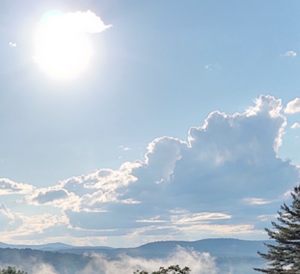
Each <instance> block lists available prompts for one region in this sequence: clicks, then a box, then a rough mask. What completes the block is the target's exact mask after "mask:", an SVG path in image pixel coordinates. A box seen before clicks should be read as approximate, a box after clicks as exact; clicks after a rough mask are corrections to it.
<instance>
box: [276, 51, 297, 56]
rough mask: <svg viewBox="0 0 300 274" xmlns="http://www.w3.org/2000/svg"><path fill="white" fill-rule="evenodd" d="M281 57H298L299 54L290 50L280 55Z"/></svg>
mask: <svg viewBox="0 0 300 274" xmlns="http://www.w3.org/2000/svg"><path fill="white" fill-rule="evenodd" d="M280 56H281V57H296V56H297V52H295V51H293V50H289V51H287V52H285V53H283V54H281V55H280Z"/></svg>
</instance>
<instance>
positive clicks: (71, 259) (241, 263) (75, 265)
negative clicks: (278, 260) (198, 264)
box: [0, 239, 271, 274]
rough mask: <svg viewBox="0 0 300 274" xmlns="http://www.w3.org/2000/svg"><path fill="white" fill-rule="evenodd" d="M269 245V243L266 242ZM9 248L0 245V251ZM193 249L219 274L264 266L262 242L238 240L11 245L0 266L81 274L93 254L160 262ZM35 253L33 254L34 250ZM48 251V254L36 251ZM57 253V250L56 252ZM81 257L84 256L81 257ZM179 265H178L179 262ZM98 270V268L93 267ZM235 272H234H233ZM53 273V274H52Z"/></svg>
mask: <svg viewBox="0 0 300 274" xmlns="http://www.w3.org/2000/svg"><path fill="white" fill-rule="evenodd" d="M265 242H266V243H271V241H265ZM1 246H3V247H6V246H12V245H7V244H3V243H0V247H1ZM178 246H181V247H183V248H185V249H192V250H195V251H198V252H201V253H202V252H206V253H210V254H211V255H212V256H213V257H215V261H216V263H217V266H218V267H219V269H220V274H221V273H227V274H228V273H234V274H248V273H256V272H254V271H253V269H252V267H254V266H255V267H260V266H262V265H263V264H264V263H265V262H264V260H262V259H261V258H260V257H259V256H258V255H257V251H258V250H259V251H261V252H266V251H267V248H266V247H265V246H264V244H263V241H244V240H237V239H205V240H199V241H193V242H189V241H161V242H153V243H148V244H145V245H142V246H139V247H134V248H110V247H105V246H104V247H102V246H98V247H89V246H88V247H73V246H70V245H65V244H62V243H54V244H47V245H38V246H30V247H32V249H29V248H24V247H28V246H24V245H14V247H18V248H19V249H16V248H15V249H12V248H0V264H1V265H14V266H16V267H18V268H20V269H23V270H25V271H28V273H30V269H32V266H33V265H36V264H37V265H38V264H43V263H46V264H50V265H52V266H53V267H54V268H55V270H56V271H57V273H61V274H74V273H82V270H83V269H84V268H85V267H86V266H87V264H88V263H89V262H91V263H92V264H93V263H94V261H92V260H93V259H92V256H89V255H92V254H94V253H98V254H103V255H104V257H105V258H106V259H107V260H108V261H109V260H119V259H120V255H124V254H125V255H128V256H130V257H133V258H135V257H141V258H144V259H155V258H159V259H163V258H165V257H167V256H168V255H170V254H171V253H173V252H175V251H176V249H177V247H178ZM33 249H35V250H33ZM37 249H48V251H43V250H37ZM56 249H57V250H56ZM83 254H85V255H84V256H83ZM178 263H181V262H178ZM89 266H90V264H89ZM95 267H96V269H97V266H95ZM232 269H234V271H233V270H232ZM51 273H52V272H51Z"/></svg>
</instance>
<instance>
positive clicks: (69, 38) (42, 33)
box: [34, 11, 92, 79]
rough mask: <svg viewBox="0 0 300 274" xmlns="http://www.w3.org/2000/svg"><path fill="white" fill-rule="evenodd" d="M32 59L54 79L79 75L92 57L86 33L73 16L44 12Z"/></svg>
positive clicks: (56, 12) (57, 12)
mask: <svg viewBox="0 0 300 274" xmlns="http://www.w3.org/2000/svg"><path fill="white" fill-rule="evenodd" d="M35 46H36V52H35V56H34V60H35V61H36V62H37V63H38V64H39V65H40V66H41V67H42V68H43V69H44V70H45V71H46V72H47V73H49V74H50V75H52V76H54V77H56V78H64V79H65V78H72V77H74V76H76V75H78V74H79V73H80V72H82V71H83V70H84V69H85V68H86V67H87V65H88V63H89V61H90V59H91V56H92V45H91V41H90V40H89V38H88V36H87V34H86V33H85V32H84V31H83V30H82V29H81V28H79V27H78V25H76V22H74V20H72V17H70V16H68V14H64V13H62V12H59V11H51V12H48V13H46V14H45V15H44V16H43V18H42V20H41V22H40V25H39V28H38V31H37V34H36V41H35Z"/></svg>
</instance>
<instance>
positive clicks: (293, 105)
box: [284, 98, 300, 114]
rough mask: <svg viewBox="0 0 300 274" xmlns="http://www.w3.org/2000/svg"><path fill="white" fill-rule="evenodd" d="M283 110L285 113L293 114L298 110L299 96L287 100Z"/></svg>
mask: <svg viewBox="0 0 300 274" xmlns="http://www.w3.org/2000/svg"><path fill="white" fill-rule="evenodd" d="M284 112H285V113H286V114H295V113H298V112H300V98H295V99H294V100H292V101H290V102H288V103H287V105H286V108H285V109H284Z"/></svg>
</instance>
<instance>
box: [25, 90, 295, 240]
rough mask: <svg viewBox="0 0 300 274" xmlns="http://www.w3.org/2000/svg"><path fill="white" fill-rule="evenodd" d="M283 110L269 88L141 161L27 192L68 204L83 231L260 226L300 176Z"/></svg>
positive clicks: (223, 231)
mask: <svg viewBox="0 0 300 274" xmlns="http://www.w3.org/2000/svg"><path fill="white" fill-rule="evenodd" d="M282 112H283V107H282V103H281V100H278V99H275V98H274V97H272V96H265V95H261V96H260V97H259V98H257V99H256V100H255V101H254V105H253V106H251V107H249V108H247V109H246V110H245V111H244V112H243V113H235V114H233V115H229V114H226V113H222V112H219V111H214V112H212V113H210V114H209V115H208V117H207V118H206V119H205V121H204V123H203V125H202V126H199V127H192V128H190V130H189V132H188V136H187V141H183V140H180V139H177V138H173V137H167V136H164V137H161V138H157V139H155V140H153V141H152V142H151V143H150V144H149V145H148V147H147V152H146V154H145V158H144V159H143V160H142V161H135V162H125V163H123V164H122V165H121V166H120V168H119V169H116V170H113V169H101V170H98V171H95V172H93V173H90V174H87V175H81V176H74V177H71V178H69V179H66V180H63V181H61V182H60V183H59V184H58V185H56V186H53V187H48V188H43V189H35V190H34V191H32V192H31V193H30V194H27V195H26V199H25V200H26V201H27V203H29V204H32V205H39V206H44V205H47V206H54V207H57V208H58V209H60V210H62V211H63V214H64V216H65V217H64V218H65V219H64V222H65V225H66V224H67V225H68V227H69V228H71V229H73V230H74V231H77V232H78V231H81V232H82V233H83V234H82V235H84V233H88V231H90V233H95V234H93V235H96V233H98V235H99V236H100V235H101V236H112V235H118V236H120V235H134V236H137V235H147V236H151V237H152V236H154V235H173V236H174V237H175V236H176V235H177V236H178V235H187V234H188V235H194V237H196V238H198V237H199V236H200V235H227V236H228V235H237V234H238V235H246V234H249V233H262V232H261V230H258V229H257V227H256V225H255V224H256V223H255V222H257V220H258V218H257V216H261V215H268V214H271V213H273V212H274V210H275V211H276V210H277V207H276V208H274V206H277V203H279V202H280V201H281V200H280V199H281V198H280V197H282V196H283V195H284V194H285V193H286V192H287V190H289V189H292V188H293V186H294V185H296V184H297V182H298V181H299V168H298V167H297V166H294V165H292V164H291V162H290V161H283V160H282V159H280V158H279V157H278V155H277V151H278V149H279V147H280V146H281V145H282V136H283V134H284V130H285V127H286V125H287V123H286V117H285V116H284V115H283V113H282ZM262 194H263V196H262ZM256 197H260V198H256ZM258 207H259V213H258V212H257V210H258V209H257V208H258ZM241 212H243V216H247V218H245V219H241V218H238V217H237V216H239V215H240V214H241ZM247 214H249V215H247ZM254 220H255V221H254ZM70 233H71V232H70ZM89 235H92V234H89Z"/></svg>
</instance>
